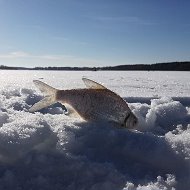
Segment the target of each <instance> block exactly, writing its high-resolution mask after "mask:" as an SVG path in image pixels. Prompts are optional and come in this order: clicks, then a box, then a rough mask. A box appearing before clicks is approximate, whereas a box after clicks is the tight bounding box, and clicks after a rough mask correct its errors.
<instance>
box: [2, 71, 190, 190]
mask: <svg viewBox="0 0 190 190" xmlns="http://www.w3.org/2000/svg"><path fill="white" fill-rule="evenodd" d="M0 72H1V75H0V82H1V86H0V189H3V190H5V189H6V190H13V189H14V190H25V189H27V190H34V189H35V190H36V189H47V190H51V189H52V190H53V189H54V190H63V189H64V190H149V189H151V190H160V189H162V190H166V189H168V190H174V189H177V190H187V189H190V96H189V95H190V94H189V93H190V74H189V73H188V72H132V71H131V72H112V71H110V72H101V71H100V72H99V71H98V72H79V71H77V72H71V71H70V72H62V71H57V72H56V71H55V72H53V71H0ZM83 76H85V77H88V78H90V79H93V80H96V81H97V82H100V83H102V84H104V85H105V86H106V87H108V88H110V89H111V90H113V91H115V92H117V93H118V94H119V95H121V96H122V97H123V98H124V99H125V100H126V101H127V102H128V103H129V106H130V108H131V109H132V110H133V112H134V113H135V114H136V116H137V117H138V119H139V126H138V129H137V130H136V131H129V130H127V129H124V128H123V129H121V128H117V127H115V126H112V125H111V124H108V123H88V122H84V121H83V120H82V119H80V118H71V117H69V116H67V115H64V107H63V106H62V105H60V104H59V103H57V104H55V105H53V106H51V107H49V108H45V109H43V110H41V111H40V112H36V113H29V112H28V111H27V110H28V108H29V107H31V105H33V104H34V103H35V102H37V101H39V100H40V99H41V98H42V94H41V93H40V92H39V91H38V90H37V89H36V87H35V86H34V85H33V82H32V80H34V79H38V80H42V81H44V82H46V83H48V84H49V85H52V86H53V87H56V88H60V89H71V88H83V87H84V84H83V82H82V80H81V78H82V77H83Z"/></svg>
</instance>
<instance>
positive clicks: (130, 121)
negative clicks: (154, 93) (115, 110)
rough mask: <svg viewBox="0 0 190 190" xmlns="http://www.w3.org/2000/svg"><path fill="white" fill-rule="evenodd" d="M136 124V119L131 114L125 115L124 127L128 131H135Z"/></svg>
mask: <svg viewBox="0 0 190 190" xmlns="http://www.w3.org/2000/svg"><path fill="white" fill-rule="evenodd" d="M137 124H138V119H137V117H136V116H135V115H134V114H133V112H130V113H128V114H127V116H126V118H125V121H124V125H125V127H126V128H128V129H135V128H136V127H137Z"/></svg>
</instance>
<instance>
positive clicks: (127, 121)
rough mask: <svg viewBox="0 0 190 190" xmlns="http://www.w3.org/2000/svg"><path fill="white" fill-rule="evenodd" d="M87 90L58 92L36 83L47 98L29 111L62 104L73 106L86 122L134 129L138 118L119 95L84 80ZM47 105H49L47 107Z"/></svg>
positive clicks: (93, 82)
mask: <svg viewBox="0 0 190 190" xmlns="http://www.w3.org/2000/svg"><path fill="white" fill-rule="evenodd" d="M83 81H84V82H85V84H86V86H87V87H88V88H85V89H71V90H57V89H54V88H52V87H50V86H48V85H47V84H45V83H43V82H41V81H34V83H35V84H36V85H37V86H38V87H39V89H40V90H41V91H42V92H44V93H45V94H48V95H46V97H45V98H44V99H45V100H44V99H42V100H41V101H40V102H38V103H36V104H35V105H34V106H33V107H32V108H30V110H29V111H31V112H34V111H37V110H39V109H41V108H43V107H46V106H47V105H51V104H53V103H56V102H60V103H62V104H63V105H65V106H66V108H67V105H69V106H71V107H72V109H73V110H75V111H76V112H77V113H78V114H79V115H80V116H81V117H82V118H83V119H84V120H86V121H98V120H105V121H113V122H116V123H118V124H120V125H122V126H124V127H127V128H134V127H135V126H136V124H137V118H136V116H135V115H134V114H133V113H132V111H131V110H130V109H129V107H128V105H127V103H126V102H125V100H124V99H122V98H121V97H120V96H119V95H117V94H116V93H114V92H112V91H111V90H109V89H107V88H106V87H104V86H102V85H101V84H98V83H96V82H95V81H92V80H89V79H86V78H83ZM46 104H47V105H46Z"/></svg>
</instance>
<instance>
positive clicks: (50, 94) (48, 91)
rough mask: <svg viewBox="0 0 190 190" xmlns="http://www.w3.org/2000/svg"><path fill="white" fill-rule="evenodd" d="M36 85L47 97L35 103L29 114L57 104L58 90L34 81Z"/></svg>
mask: <svg viewBox="0 0 190 190" xmlns="http://www.w3.org/2000/svg"><path fill="white" fill-rule="evenodd" d="M33 82H34V84H35V85H36V86H37V87H38V88H39V90H40V91H41V92H42V93H43V94H44V95H45V97H44V98H43V99H42V100H40V101H39V102H37V103H35V104H34V105H33V106H32V107H31V108H30V109H29V112H35V111H38V110H40V109H42V108H45V107H47V106H50V105H52V104H54V103H56V102H57V98H56V96H57V92H58V90H57V89H55V88H53V87H51V86H49V85H47V84H45V83H44V82H41V81H39V80H34V81H33Z"/></svg>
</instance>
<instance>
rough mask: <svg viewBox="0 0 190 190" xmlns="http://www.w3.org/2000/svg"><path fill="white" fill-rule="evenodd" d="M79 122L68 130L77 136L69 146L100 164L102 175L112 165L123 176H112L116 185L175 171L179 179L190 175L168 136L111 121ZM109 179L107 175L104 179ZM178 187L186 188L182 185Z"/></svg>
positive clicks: (88, 160) (87, 158) (76, 153)
mask: <svg viewBox="0 0 190 190" xmlns="http://www.w3.org/2000/svg"><path fill="white" fill-rule="evenodd" d="M77 125H78V126H80V127H79V128H74V129H73V128H69V129H68V130H69V132H72V133H74V134H75V138H71V140H70V141H69V142H68V144H67V145H66V149H67V150H68V151H69V152H70V154H71V155H74V156H76V157H83V158H84V159H86V160H87V162H90V163H96V164H99V165H100V166H101V167H100V172H99V174H97V175H100V176H101V170H103V168H106V167H108V168H112V169H111V172H113V171H114V172H115V174H117V175H116V176H117V177H118V176H119V177H118V178H117V177H116V178H115V180H113V179H112V183H113V184H114V185H115V186H113V184H112V187H114V188H117V189H122V188H124V186H125V183H126V181H131V182H133V183H134V184H136V185H138V184H139V183H140V184H146V183H148V182H150V181H154V180H156V177H157V176H158V175H161V176H165V175H166V174H174V175H175V176H176V178H177V181H178V180H183V176H184V175H186V176H189V163H188V162H186V161H185V160H184V158H183V157H181V156H180V155H178V154H177V153H176V152H174V150H173V149H172V148H171V146H170V145H169V143H168V142H167V141H166V140H165V138H164V137H159V136H156V135H154V134H152V133H141V132H137V131H129V130H127V129H121V128H115V126H111V125H110V124H107V123H96V124H95V123H79V124H77ZM108 173H109V172H108ZM107 175H108V174H107ZM107 178H108V176H106V175H105V176H102V178H101V180H102V181H103V180H106V179H107ZM101 180H100V181H101ZM189 185H190V184H189ZM178 186H179V187H180V189H183V187H182V186H181V184H178ZM99 188H100V187H99ZM114 188H113V189H114ZM185 188H187V186H185ZM111 189H112V188H111Z"/></svg>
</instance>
